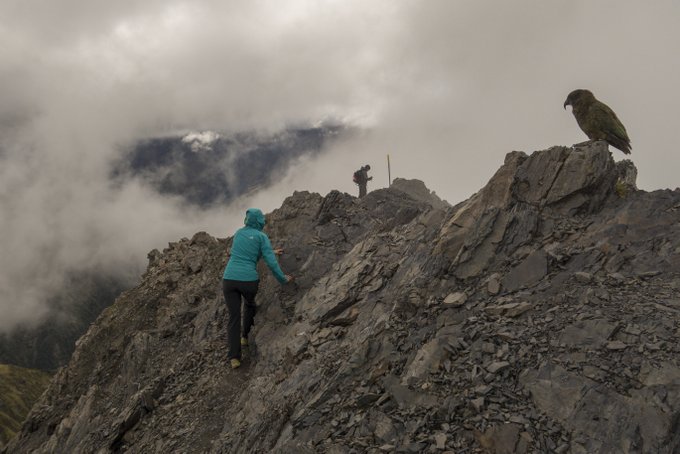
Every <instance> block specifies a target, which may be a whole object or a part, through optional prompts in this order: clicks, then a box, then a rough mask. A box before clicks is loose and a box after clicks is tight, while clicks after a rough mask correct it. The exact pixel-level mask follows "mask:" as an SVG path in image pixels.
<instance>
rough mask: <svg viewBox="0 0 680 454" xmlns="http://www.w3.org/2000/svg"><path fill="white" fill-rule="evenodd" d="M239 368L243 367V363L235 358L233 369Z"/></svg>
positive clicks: (232, 361)
mask: <svg viewBox="0 0 680 454" xmlns="http://www.w3.org/2000/svg"><path fill="white" fill-rule="evenodd" d="M239 367H241V361H240V360H238V359H236V358H233V359H232V360H231V368H232V369H238V368H239Z"/></svg>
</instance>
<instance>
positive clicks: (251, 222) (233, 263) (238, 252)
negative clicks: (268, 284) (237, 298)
mask: <svg viewBox="0 0 680 454" xmlns="http://www.w3.org/2000/svg"><path fill="white" fill-rule="evenodd" d="M244 223H245V227H242V228H240V229H238V230H237V231H236V233H235V234H234V241H233V242H232V244H231V257H230V258H229V262H228V263H227V267H226V268H225V269H224V277H223V278H224V279H231V280H234V281H257V280H259V276H258V274H257V262H258V260H260V258H264V261H265V263H266V264H267V266H268V267H269V269H270V270H271V272H272V274H274V277H275V278H276V280H278V281H279V282H280V283H282V284H285V283H286V282H287V280H286V275H285V274H283V271H281V267H279V262H278V261H277V260H276V255H275V254H274V250H273V249H272V244H271V242H270V241H269V237H268V236H267V234H266V233H264V232H263V231H262V229H263V228H264V224H265V220H264V214H262V211H261V210H259V209H257V208H249V209H248V210H246V219H245V221H244Z"/></svg>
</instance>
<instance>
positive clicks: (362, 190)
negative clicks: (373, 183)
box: [359, 183, 366, 198]
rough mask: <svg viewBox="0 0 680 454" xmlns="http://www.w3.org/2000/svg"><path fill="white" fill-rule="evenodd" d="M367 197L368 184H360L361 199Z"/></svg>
mask: <svg viewBox="0 0 680 454" xmlns="http://www.w3.org/2000/svg"><path fill="white" fill-rule="evenodd" d="M365 195H366V183H363V184H362V183H359V198H361V197H363V196H365Z"/></svg>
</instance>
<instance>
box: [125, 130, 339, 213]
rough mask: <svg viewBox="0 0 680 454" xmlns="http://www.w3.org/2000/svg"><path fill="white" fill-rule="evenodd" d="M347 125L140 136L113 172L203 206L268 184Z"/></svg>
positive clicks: (320, 147) (337, 134)
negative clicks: (266, 131)
mask: <svg viewBox="0 0 680 454" xmlns="http://www.w3.org/2000/svg"><path fill="white" fill-rule="evenodd" d="M346 132H347V128H346V127H344V126H338V125H326V126H319V127H310V128H292V129H286V130H285V131H281V132H278V133H275V134H262V133H256V132H252V133H238V134H224V133H217V132H213V131H203V132H199V133H186V134H181V135H176V136H171V137H162V138H151V139H146V140H142V141H140V142H139V143H138V144H137V145H136V146H135V147H133V148H132V149H131V150H130V151H129V152H128V153H127V154H125V156H124V157H123V158H122V159H121V161H120V162H119V163H118V164H117V165H116V166H115V167H114V170H113V178H114V180H116V179H123V180H125V179H128V178H136V179H140V180H141V181H143V182H144V183H145V184H149V185H151V186H152V187H153V188H154V189H156V190H157V191H158V192H159V193H161V194H169V195H176V196H180V197H182V198H183V199H184V200H185V201H186V202H187V203H190V204H192V205H198V206H201V207H208V206H212V205H219V204H225V203H229V202H230V201H231V200H233V198H235V197H238V196H240V195H242V194H245V193H247V192H251V191H252V190H254V189H256V188H261V187H266V186H268V185H270V184H271V183H272V182H273V181H274V180H275V179H276V178H277V177H280V176H282V175H283V174H284V173H285V171H286V170H287V169H288V167H289V166H290V165H291V163H292V162H293V161H294V160H295V159H297V158H300V157H302V156H314V155H316V154H318V153H320V152H321V151H322V149H323V147H324V146H326V145H328V144H330V143H332V141H333V140H335V139H337V137H338V136H340V135H341V134H342V133H346Z"/></svg>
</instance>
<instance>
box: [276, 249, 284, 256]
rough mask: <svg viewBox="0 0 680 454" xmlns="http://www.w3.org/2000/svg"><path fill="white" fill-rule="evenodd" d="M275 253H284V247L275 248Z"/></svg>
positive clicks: (278, 254)
mask: <svg viewBox="0 0 680 454" xmlns="http://www.w3.org/2000/svg"><path fill="white" fill-rule="evenodd" d="M274 254H276V255H277V256H280V255H282V254H283V248H282V247H279V248H276V249H274Z"/></svg>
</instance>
